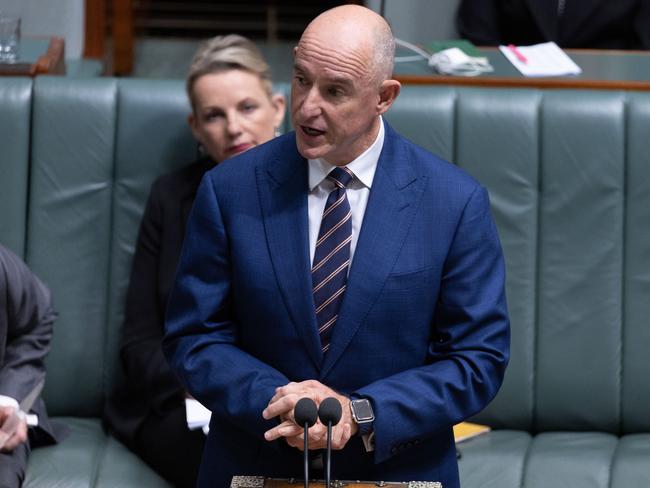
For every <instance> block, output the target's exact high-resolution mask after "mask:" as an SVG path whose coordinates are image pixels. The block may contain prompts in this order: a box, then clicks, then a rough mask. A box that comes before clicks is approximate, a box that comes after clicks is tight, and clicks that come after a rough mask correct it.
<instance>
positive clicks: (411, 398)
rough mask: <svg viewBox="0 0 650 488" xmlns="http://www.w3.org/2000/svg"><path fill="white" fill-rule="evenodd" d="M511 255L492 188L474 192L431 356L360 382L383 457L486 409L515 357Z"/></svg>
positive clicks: (442, 297) (447, 273)
mask: <svg viewBox="0 0 650 488" xmlns="http://www.w3.org/2000/svg"><path fill="white" fill-rule="evenodd" d="M504 280H505V272H504V262H503V255H502V252H501V246H500V243H499V240H498V236H497V232H496V228H495V226H494V223H493V220H492V217H491V214H490V210H489V201H488V197H487V192H486V191H485V190H484V189H483V188H481V187H478V186H477V188H476V190H475V191H474V192H473V193H472V195H471V197H470V198H469V200H468V202H467V204H466V206H465V208H464V211H463V214H462V217H461V219H460V222H459V223H458V226H457V230H456V234H455V236H454V239H453V241H452V245H451V248H450V249H449V252H448V255H447V259H446V261H445V263H444V268H443V276H442V283H441V287H440V293H439V297H438V303H437V306H436V312H435V320H434V324H433V334H432V338H431V342H430V344H429V358H430V359H429V361H428V363H429V364H426V365H424V366H422V367H419V368H415V369H410V370H407V371H404V372H402V373H399V374H396V375H394V376H391V377H389V378H386V379H383V380H379V381H376V382H374V383H372V384H370V385H367V386H365V387H363V388H361V389H359V390H358V392H357V393H358V394H359V395H362V396H365V397H368V398H370V399H371V400H372V402H373V406H374V409H375V415H376V420H375V423H374V430H375V462H383V461H385V460H386V459H388V458H390V457H391V456H392V455H393V453H392V452H391V450H392V448H393V447H394V446H396V445H400V444H409V445H415V444H417V443H418V442H419V440H422V439H426V438H429V437H431V436H433V435H434V434H435V433H436V432H437V431H440V430H441V429H445V428H447V429H448V428H449V427H450V426H451V425H454V424H456V423H458V422H460V421H462V420H465V419H466V418H468V417H470V416H472V415H474V414H476V413H477V412H479V411H480V410H481V409H483V408H484V407H485V406H486V405H487V403H488V402H489V401H490V400H491V399H492V398H493V397H494V395H495V394H496V392H497V390H498V388H499V387H500V385H501V382H502V380H503V375H504V372H505V368H506V365H507V362H508V357H509V340H510V336H509V321H508V314H507V306H506V300H505V292H504Z"/></svg>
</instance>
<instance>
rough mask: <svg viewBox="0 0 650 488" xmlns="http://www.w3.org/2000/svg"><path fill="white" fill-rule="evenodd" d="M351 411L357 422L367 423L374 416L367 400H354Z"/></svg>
mask: <svg viewBox="0 0 650 488" xmlns="http://www.w3.org/2000/svg"><path fill="white" fill-rule="evenodd" d="M352 411H353V412H354V417H355V420H356V421H357V422H369V421H371V420H374V419H375V414H374V413H373V411H372V407H371V406H370V402H369V401H368V400H354V401H353V402H352Z"/></svg>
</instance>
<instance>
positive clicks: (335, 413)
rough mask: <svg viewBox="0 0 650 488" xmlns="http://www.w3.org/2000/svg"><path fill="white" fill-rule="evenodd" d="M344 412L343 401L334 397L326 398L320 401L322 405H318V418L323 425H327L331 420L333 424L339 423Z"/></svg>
mask: <svg viewBox="0 0 650 488" xmlns="http://www.w3.org/2000/svg"><path fill="white" fill-rule="evenodd" d="M342 413H343V412H342V409H341V402H339V401H338V400H337V399H336V398H334V397H328V398H326V399H325V400H323V401H322V402H320V407H318V418H319V419H320V421H321V422H322V423H323V425H327V424H328V423H329V422H331V423H332V425H336V424H338V423H339V420H341V414H342Z"/></svg>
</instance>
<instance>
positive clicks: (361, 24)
mask: <svg viewBox="0 0 650 488" xmlns="http://www.w3.org/2000/svg"><path fill="white" fill-rule="evenodd" d="M303 42H317V43H319V44H321V45H322V46H323V47H325V48H327V49H328V50H331V51H332V52H333V53H334V52H346V51H355V52H357V53H358V54H359V55H360V56H363V57H365V58H366V59H365V61H366V63H364V64H366V66H365V68H366V69H365V70H364V71H366V72H367V73H366V74H367V75H368V76H369V77H370V78H371V79H373V80H375V81H376V82H378V83H381V82H382V81H384V80H387V79H389V78H391V76H392V74H393V64H394V53H395V40H394V38H393V33H392V32H391V29H390V26H389V25H388V23H387V22H386V21H385V20H384V18H383V17H381V16H380V15H378V14H376V13H375V12H373V11H372V10H370V9H368V8H366V7H361V6H359V5H342V6H340V7H335V8H333V9H330V10H327V11H325V12H323V13H322V14H320V15H319V16H318V17H316V18H315V19H314V20H312V21H311V23H310V24H309V25H308V26H307V28H306V29H305V32H304V33H303V35H302V37H301V38H300V43H299V44H298V49H300V44H301V43H303ZM360 61H361V60H360Z"/></svg>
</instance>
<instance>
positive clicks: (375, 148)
mask: <svg viewBox="0 0 650 488" xmlns="http://www.w3.org/2000/svg"><path fill="white" fill-rule="evenodd" d="M384 132H385V131H384V120H383V119H382V117H381V115H380V116H379V132H378V133H377V137H376V139H375V142H373V143H372V144H371V145H370V147H369V148H368V149H366V150H365V151H364V152H363V153H361V155H360V156H359V157H357V158H356V159H355V160H353V161H352V162H350V163H348V164H347V165H346V167H347V168H348V169H349V170H350V171H352V172H353V173H354V176H356V179H357V180H359V181H360V182H361V183H362V184H363V185H364V186H365V187H367V188H370V187H372V180H373V179H374V178H375V171H376V170H377V163H378V162H379V155H380V154H381V150H382V148H383V147H384ZM308 162H309V191H312V190H313V189H314V188H316V187H317V186H318V185H320V184H321V182H322V181H323V180H324V179H325V178H326V177H327V175H328V174H329V173H330V171H332V170H333V169H334V168H335V167H336V166H334V165H333V164H330V163H328V162H327V161H325V160H324V159H321V158H319V159H309V160H308Z"/></svg>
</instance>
